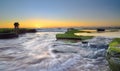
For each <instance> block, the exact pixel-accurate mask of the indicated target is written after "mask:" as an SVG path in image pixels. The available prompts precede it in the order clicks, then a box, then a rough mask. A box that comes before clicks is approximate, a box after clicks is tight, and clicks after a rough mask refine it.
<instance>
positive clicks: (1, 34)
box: [0, 33, 18, 39]
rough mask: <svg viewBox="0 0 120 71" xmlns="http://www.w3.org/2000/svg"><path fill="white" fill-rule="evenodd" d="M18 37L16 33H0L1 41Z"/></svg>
mask: <svg viewBox="0 0 120 71" xmlns="http://www.w3.org/2000/svg"><path fill="white" fill-rule="evenodd" d="M16 37H18V35H17V34H15V33H0V39H9V38H16Z"/></svg>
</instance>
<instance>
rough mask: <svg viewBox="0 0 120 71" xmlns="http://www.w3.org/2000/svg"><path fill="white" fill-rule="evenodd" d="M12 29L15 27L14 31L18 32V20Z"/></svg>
mask: <svg viewBox="0 0 120 71" xmlns="http://www.w3.org/2000/svg"><path fill="white" fill-rule="evenodd" d="M14 29H15V33H16V34H18V32H19V23H18V22H15V23H14Z"/></svg>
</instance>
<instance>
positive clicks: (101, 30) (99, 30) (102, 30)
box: [97, 28, 105, 32]
mask: <svg viewBox="0 0 120 71" xmlns="http://www.w3.org/2000/svg"><path fill="white" fill-rule="evenodd" d="M104 31H105V29H102V28H98V29H97V32H104Z"/></svg>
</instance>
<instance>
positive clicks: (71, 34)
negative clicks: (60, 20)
mask: <svg viewBox="0 0 120 71" xmlns="http://www.w3.org/2000/svg"><path fill="white" fill-rule="evenodd" d="M78 32H80V31H79V30H77V29H73V28H72V29H68V31H67V32H65V33H64V34H56V38H57V39H70V40H86V39H91V38H93V36H77V35H75V33H78Z"/></svg>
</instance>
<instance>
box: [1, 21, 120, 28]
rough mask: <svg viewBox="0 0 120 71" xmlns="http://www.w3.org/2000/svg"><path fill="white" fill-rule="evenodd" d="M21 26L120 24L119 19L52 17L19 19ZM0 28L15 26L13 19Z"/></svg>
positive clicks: (47, 26) (96, 25)
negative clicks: (60, 18)
mask: <svg viewBox="0 0 120 71" xmlns="http://www.w3.org/2000/svg"><path fill="white" fill-rule="evenodd" d="M18 22H19V24H20V28H56V27H103V26H106V27H107V26H116V25H117V26H120V25H119V23H120V22H119V21H118V22H114V21H109V22H107V21H75V20H50V19H28V20H22V21H18ZM2 23H5V24H1V25H0V28H13V27H14V26H13V23H14V22H13V21H9V22H2Z"/></svg>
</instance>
